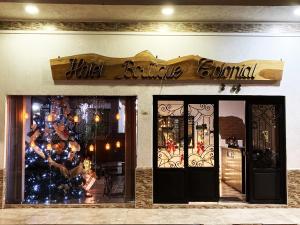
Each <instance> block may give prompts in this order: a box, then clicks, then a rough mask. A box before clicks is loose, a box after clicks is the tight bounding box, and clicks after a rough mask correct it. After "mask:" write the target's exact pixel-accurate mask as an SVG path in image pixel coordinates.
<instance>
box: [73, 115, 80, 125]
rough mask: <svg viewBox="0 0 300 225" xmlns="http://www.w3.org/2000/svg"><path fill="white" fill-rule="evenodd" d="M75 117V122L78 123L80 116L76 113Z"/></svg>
mask: <svg viewBox="0 0 300 225" xmlns="http://www.w3.org/2000/svg"><path fill="white" fill-rule="evenodd" d="M73 119H74V123H78V122H79V116H77V115H75V116H74V118H73Z"/></svg>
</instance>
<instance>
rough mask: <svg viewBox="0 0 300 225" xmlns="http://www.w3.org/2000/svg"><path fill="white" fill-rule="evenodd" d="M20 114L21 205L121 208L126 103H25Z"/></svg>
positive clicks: (68, 99)
mask: <svg viewBox="0 0 300 225" xmlns="http://www.w3.org/2000/svg"><path fill="white" fill-rule="evenodd" d="M21 98H22V97H21ZM13 100H14V97H11V99H10V100H9V101H11V102H13ZM22 111H23V114H24V113H25V114H26V116H24V117H23V121H21V123H22V126H23V131H24V133H23V134H22V140H24V149H25V151H23V153H21V154H23V157H24V158H23V160H20V162H19V166H15V170H18V172H19V173H20V174H21V177H22V180H23V181H24V182H23V183H22V192H23V193H21V194H17V195H22V199H21V202H22V203H27V204H32V203H33V204H41V203H99V202H124V189H125V152H126V150H127V151H128V150H130V149H126V148H125V146H126V145H125V140H126V135H130V134H126V132H125V127H126V124H125V117H126V112H125V111H126V98H125V97H123V98H122V97H120V98H119V97H75V96H34V97H23V108H22ZM25 114H24V115H25ZM12 117H13V116H12ZM12 119H13V118H12ZM16 122H17V123H18V121H16ZM19 122H20V121H19ZM126 122H130V121H126ZM17 141H18V140H15V142H17ZM10 146H12V145H10ZM10 150H11V151H12V153H13V151H14V149H13V148H10ZM15 151H16V150H15ZM20 152H21V151H19V153H17V152H15V153H13V154H20ZM12 159H13V158H11V160H12ZM23 163H24V164H23ZM22 164H23V166H22ZM8 175H9V176H14V174H8ZM14 179H17V178H16V177H15V178H14ZM12 180H13V179H12ZM8 184H9V182H8ZM8 195H9V194H8ZM11 198H12V199H13V198H14V197H11ZM8 199H10V198H8ZM21 202H20V203H21Z"/></svg>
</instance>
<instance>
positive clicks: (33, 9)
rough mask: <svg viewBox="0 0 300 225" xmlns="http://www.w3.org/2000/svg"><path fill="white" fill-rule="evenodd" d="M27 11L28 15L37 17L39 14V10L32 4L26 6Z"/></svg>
mask: <svg viewBox="0 0 300 225" xmlns="http://www.w3.org/2000/svg"><path fill="white" fill-rule="evenodd" d="M25 11H26V12H27V13H28V14H31V15H35V14H38V13H39V8H38V7H37V6H35V5H32V4H30V5H26V6H25Z"/></svg>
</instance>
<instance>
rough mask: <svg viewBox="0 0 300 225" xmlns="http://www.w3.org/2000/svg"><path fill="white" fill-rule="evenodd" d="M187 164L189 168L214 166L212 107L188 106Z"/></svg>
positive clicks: (205, 105) (209, 105)
mask: <svg viewBox="0 0 300 225" xmlns="http://www.w3.org/2000/svg"><path fill="white" fill-rule="evenodd" d="M188 115H189V118H192V119H190V120H189V127H188V129H189V133H192V137H193V138H191V139H189V145H188V164H189V166H190V167H213V166H214V105H212V104H189V105H188Z"/></svg>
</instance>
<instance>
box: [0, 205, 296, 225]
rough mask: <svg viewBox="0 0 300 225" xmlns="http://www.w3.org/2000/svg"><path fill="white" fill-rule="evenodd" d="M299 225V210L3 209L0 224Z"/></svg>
mask: <svg viewBox="0 0 300 225" xmlns="http://www.w3.org/2000/svg"><path fill="white" fill-rule="evenodd" d="M111 223H113V224H153V223H154V224H300V209H282V208H281V209H279V208H277V209H262V208H259V209H120V208H114V209H108V208H86V209H84V208H77V209H75V208H66V209H53V208H52V209H3V210H0V224H111Z"/></svg>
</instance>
